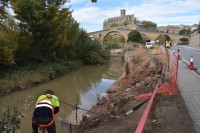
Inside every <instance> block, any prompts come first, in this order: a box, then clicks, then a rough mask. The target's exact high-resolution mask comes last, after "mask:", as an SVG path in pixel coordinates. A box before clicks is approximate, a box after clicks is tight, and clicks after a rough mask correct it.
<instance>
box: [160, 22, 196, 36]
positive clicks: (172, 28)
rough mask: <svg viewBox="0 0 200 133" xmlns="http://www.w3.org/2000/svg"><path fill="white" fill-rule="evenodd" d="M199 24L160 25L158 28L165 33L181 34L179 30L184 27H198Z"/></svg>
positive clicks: (192, 28) (189, 28) (188, 28)
mask: <svg viewBox="0 0 200 133" xmlns="http://www.w3.org/2000/svg"><path fill="white" fill-rule="evenodd" d="M197 28H198V25H197V24H193V25H167V26H159V27H158V28H157V30H158V31H159V32H163V33H171V34H179V31H181V30H183V29H187V30H191V31H193V30H194V29H197Z"/></svg>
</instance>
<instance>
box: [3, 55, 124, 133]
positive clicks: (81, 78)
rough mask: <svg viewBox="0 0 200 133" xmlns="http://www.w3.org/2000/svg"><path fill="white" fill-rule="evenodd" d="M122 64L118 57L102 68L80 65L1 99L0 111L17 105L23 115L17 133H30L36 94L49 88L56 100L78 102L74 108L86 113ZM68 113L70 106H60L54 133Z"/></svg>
mask: <svg viewBox="0 0 200 133" xmlns="http://www.w3.org/2000/svg"><path fill="white" fill-rule="evenodd" d="M123 65H124V64H123V62H122V59H121V58H112V59H111V61H110V63H108V64H106V65H95V66H84V67H82V68H80V69H78V70H77V71H74V72H71V73H68V74H66V75H65V76H63V77H59V78H57V79H55V80H52V81H50V82H48V83H45V84H41V85H38V86H36V87H32V88H29V89H26V90H23V91H18V92H14V93H12V94H10V95H8V96H3V97H1V98H0V101H1V105H0V110H1V112H3V111H4V110H5V109H6V107H7V106H9V107H12V106H13V105H17V107H18V109H19V110H20V111H21V112H22V114H23V115H24V118H22V119H21V133H28V132H31V118H32V112H33V110H34V106H35V102H36V100H37V98H38V96H39V95H41V94H43V93H44V92H45V91H46V90H48V89H51V90H53V91H54V92H55V94H56V96H57V97H58V98H59V100H61V101H63V102H65V103H68V104H71V105H75V104H76V103H77V99H78V106H79V107H81V108H84V109H86V110H89V109H90V108H91V107H92V106H93V105H95V104H96V103H97V98H96V94H97V93H103V92H106V90H107V89H108V88H109V87H110V86H111V85H112V84H113V83H114V82H115V81H116V79H118V78H119V77H120V76H121V74H122V72H123ZM71 112H72V107H71V106H68V105H66V104H63V103H60V112H59V113H58V114H56V116H55V119H56V125H57V127H56V128H57V131H58V133H59V132H60V130H61V129H60V122H59V120H61V119H65V117H66V116H67V115H69V114H70V113H71Z"/></svg>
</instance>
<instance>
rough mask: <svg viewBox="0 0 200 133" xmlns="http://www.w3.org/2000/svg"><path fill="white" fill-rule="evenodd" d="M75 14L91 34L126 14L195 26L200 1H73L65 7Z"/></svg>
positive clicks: (161, 21)
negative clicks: (121, 14)
mask: <svg viewBox="0 0 200 133" xmlns="http://www.w3.org/2000/svg"><path fill="white" fill-rule="evenodd" d="M64 6H65V7H70V10H72V11H73V13H72V16H73V17H74V18H75V20H77V22H78V23H79V24H80V27H81V28H83V29H85V30H86V31H87V32H93V31H100V30H102V29H103V22H104V20H105V19H107V18H112V17H118V16H120V10H121V9H125V10H126V15H133V14H134V16H135V17H136V18H137V19H138V20H141V21H142V20H148V21H153V22H154V23H156V24H157V26H166V25H180V24H185V25H192V24H198V23H199V21H200V0H97V3H92V2H91V0H70V2H69V3H66V4H65V5H64Z"/></svg>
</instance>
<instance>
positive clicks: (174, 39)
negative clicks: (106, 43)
mask: <svg viewBox="0 0 200 133" xmlns="http://www.w3.org/2000/svg"><path fill="white" fill-rule="evenodd" d="M132 30H133V29H109V30H101V31H96V32H91V33H88V34H89V35H90V36H91V35H92V36H93V38H95V39H97V40H98V41H99V42H100V43H101V44H102V45H103V40H104V38H105V36H106V35H107V34H109V33H110V32H119V33H120V34H121V35H122V36H124V38H125V45H127V40H128V34H129V33H130V32H131V31H132ZM139 32H140V33H141V34H142V35H143V36H144V35H145V36H146V37H148V40H157V38H158V37H159V36H160V35H163V34H164V35H166V36H168V37H169V38H170V40H171V42H172V43H176V42H177V41H179V40H180V39H181V38H188V37H187V36H183V35H177V34H171V33H160V32H157V31H154V32H152V31H140V30H139Z"/></svg>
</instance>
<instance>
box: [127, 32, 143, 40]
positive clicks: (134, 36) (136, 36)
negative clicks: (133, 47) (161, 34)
mask: <svg viewBox="0 0 200 133" xmlns="http://www.w3.org/2000/svg"><path fill="white" fill-rule="evenodd" d="M129 41H131V42H138V43H143V38H142V35H141V34H140V32H139V31H137V30H132V31H131V32H130V33H129V34H128V42H129Z"/></svg>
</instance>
